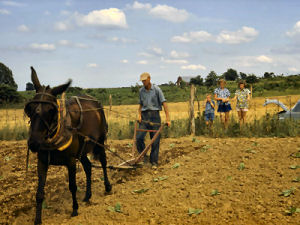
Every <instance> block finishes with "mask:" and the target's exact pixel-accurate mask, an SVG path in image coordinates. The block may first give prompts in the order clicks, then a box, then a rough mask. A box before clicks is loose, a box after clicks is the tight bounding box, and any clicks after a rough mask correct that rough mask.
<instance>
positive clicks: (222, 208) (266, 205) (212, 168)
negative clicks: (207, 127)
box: [0, 137, 300, 225]
mask: <svg viewBox="0 0 300 225" xmlns="http://www.w3.org/2000/svg"><path fill="white" fill-rule="evenodd" d="M130 142H131V140H123V141H109V144H110V145H111V146H112V147H113V148H114V149H115V150H116V151H117V152H118V153H120V154H121V155H122V156H123V157H125V158H127V159H129V158H130V152H131V149H130V147H129V146H128V143H130ZM299 148H300V138H299V137H297V138H251V139H247V138H236V139H231V138H228V139H218V138H217V139H213V138H202V137H197V140H196V141H194V142H192V137H183V138H178V139H163V140H162V143H161V154H160V166H159V168H158V170H152V169H151V168H150V167H149V166H147V165H145V166H144V167H143V168H139V169H137V170H135V171H109V177H110V180H111V183H112V184H113V191H112V193H111V194H110V195H105V194H104V185H103V182H102V181H101V180H100V179H99V178H100V177H102V170H100V169H99V168H93V177H92V179H93V182H92V191H93V195H92V198H91V202H90V204H86V203H83V202H81V200H82V199H83V197H84V190H85V176H84V172H83V170H82V168H81V166H79V169H78V172H77V184H78V188H79V190H78V200H79V215H78V216H77V217H73V218H71V217H70V214H71V210H72V205H71V204H72V200H71V194H70V192H69V190H68V183H67V181H66V169H65V168H64V167H55V166H51V167H50V169H49V172H48V178H47V183H46V188H45V192H46V202H47V208H45V209H44V210H43V217H42V218H43V224H75V225H80V224H82V225H85V224H180V225H182V224H247V225H251V224H280V225H281V224H300V222H299V221H300V213H295V214H293V215H292V216H288V215H287V214H286V213H285V210H286V209H288V208H289V207H291V206H294V207H298V208H300V183H299V182H298V183H295V182H292V180H293V179H295V178H296V177H297V176H300V169H296V170H292V169H290V168H289V167H290V166H291V165H300V158H294V157H292V156H291V154H292V153H294V152H296V151H297V150H299ZM0 149H1V151H0V208H1V213H0V224H21V225H27V224H33V220H34V213H35V209H34V206H35V191H36V186H37V176H36V155H35V154H31V158H30V168H29V172H28V175H27V177H25V158H26V141H19V142H16V141H11V142H4V141H2V142H0ZM107 154H108V162H109V164H113V165H115V164H117V163H118V162H117V159H116V158H113V157H112V155H111V154H110V153H107ZM241 162H244V164H245V169H244V170H241V171H240V170H238V166H239V165H240V163H241ZM175 163H180V167H179V168H175V169H174V168H172V166H173V165H174V164H175ZM98 165H99V163H98ZM161 176H168V178H167V179H166V180H163V181H158V182H154V181H153V179H154V178H157V177H161ZM292 187H295V188H296V190H295V192H294V194H293V195H290V196H289V197H283V196H279V194H280V193H281V191H282V190H284V189H290V188H292ZM141 188H149V190H148V191H147V192H145V193H141V194H134V193H132V191H133V190H136V189H141ZM213 189H218V190H219V192H220V195H216V196H211V191H212V190H213ZM117 202H120V203H121V205H122V211H123V212H122V213H116V212H110V211H108V210H107V208H108V207H109V206H113V205H115V204H116V203H117ZM190 207H191V208H200V209H202V210H203V212H202V213H200V214H198V215H188V209H189V208H190Z"/></svg>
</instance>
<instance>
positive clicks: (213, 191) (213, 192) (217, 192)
mask: <svg viewBox="0 0 300 225" xmlns="http://www.w3.org/2000/svg"><path fill="white" fill-rule="evenodd" d="M219 194H221V193H220V192H219V191H218V190H217V189H216V190H212V191H211V193H210V195H211V196H216V195H219Z"/></svg>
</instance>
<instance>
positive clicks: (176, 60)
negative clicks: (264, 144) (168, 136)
mask: <svg viewBox="0 0 300 225" xmlns="http://www.w3.org/2000/svg"><path fill="white" fill-rule="evenodd" d="M299 12H300V1H299V0H251V1H246V0H213V1H212V0H185V1H182V0H159V1H156V0H155V1H143V0H139V1H128V0H101V1H100V0H86V1H79V0H51V1H46V0H28V1H21V0H19V1H17V0H16V1H10V0H0V30H1V35H0V62H2V63H4V64H5V65H7V66H8V67H9V68H10V69H11V70H12V72H13V75H14V78H15V81H16V83H17V84H18V86H19V88H18V89H19V90H24V89H25V85H26V83H27V82H29V81H30V66H33V67H34V68H35V69H36V71H37V74H38V76H39V79H40V82H41V83H42V84H45V85H48V84H49V85H50V86H56V85H59V84H62V83H65V82H66V81H67V80H68V79H72V80H73V83H72V86H79V87H83V88H103V87H125V86H131V85H135V84H136V83H137V82H139V75H140V74H141V73H143V72H149V73H150V74H151V79H152V81H153V83H156V84H161V83H168V82H169V81H172V82H175V81H176V80H177V77H178V76H197V75H201V77H203V78H205V77H206V76H207V74H208V73H209V72H210V71H212V70H214V71H215V72H216V73H217V74H222V73H224V72H225V71H226V70H227V69H228V68H233V69H236V70H237V71H238V72H244V73H247V74H251V73H254V74H256V75H257V76H262V75H263V74H264V72H266V71H268V72H274V73H275V74H284V75H289V74H299V73H300V13H299Z"/></svg>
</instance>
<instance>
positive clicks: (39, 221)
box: [34, 220, 42, 225]
mask: <svg viewBox="0 0 300 225" xmlns="http://www.w3.org/2000/svg"><path fill="white" fill-rule="evenodd" d="M40 224H42V221H41V220H35V221H34V225H40Z"/></svg>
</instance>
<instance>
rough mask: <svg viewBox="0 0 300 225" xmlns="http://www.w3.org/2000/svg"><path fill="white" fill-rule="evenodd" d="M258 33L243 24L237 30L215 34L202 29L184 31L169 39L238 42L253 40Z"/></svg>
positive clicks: (178, 40) (175, 40)
mask: <svg viewBox="0 0 300 225" xmlns="http://www.w3.org/2000/svg"><path fill="white" fill-rule="evenodd" d="M258 33H259V32H258V31H257V30H255V28H252V27H246V26H243V27H242V28H241V29H239V30H237V31H227V30H223V31H221V32H220V33H219V34H218V35H216V36H214V35H212V34H210V33H208V32H207V31H203V30H200V31H191V32H185V33H183V35H179V36H174V37H172V38H171V41H172V42H182V43H190V42H206V41H214V42H217V43H220V44H222V43H225V44H240V43H243V42H250V41H253V40H254V39H255V38H256V37H257V36H258Z"/></svg>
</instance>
